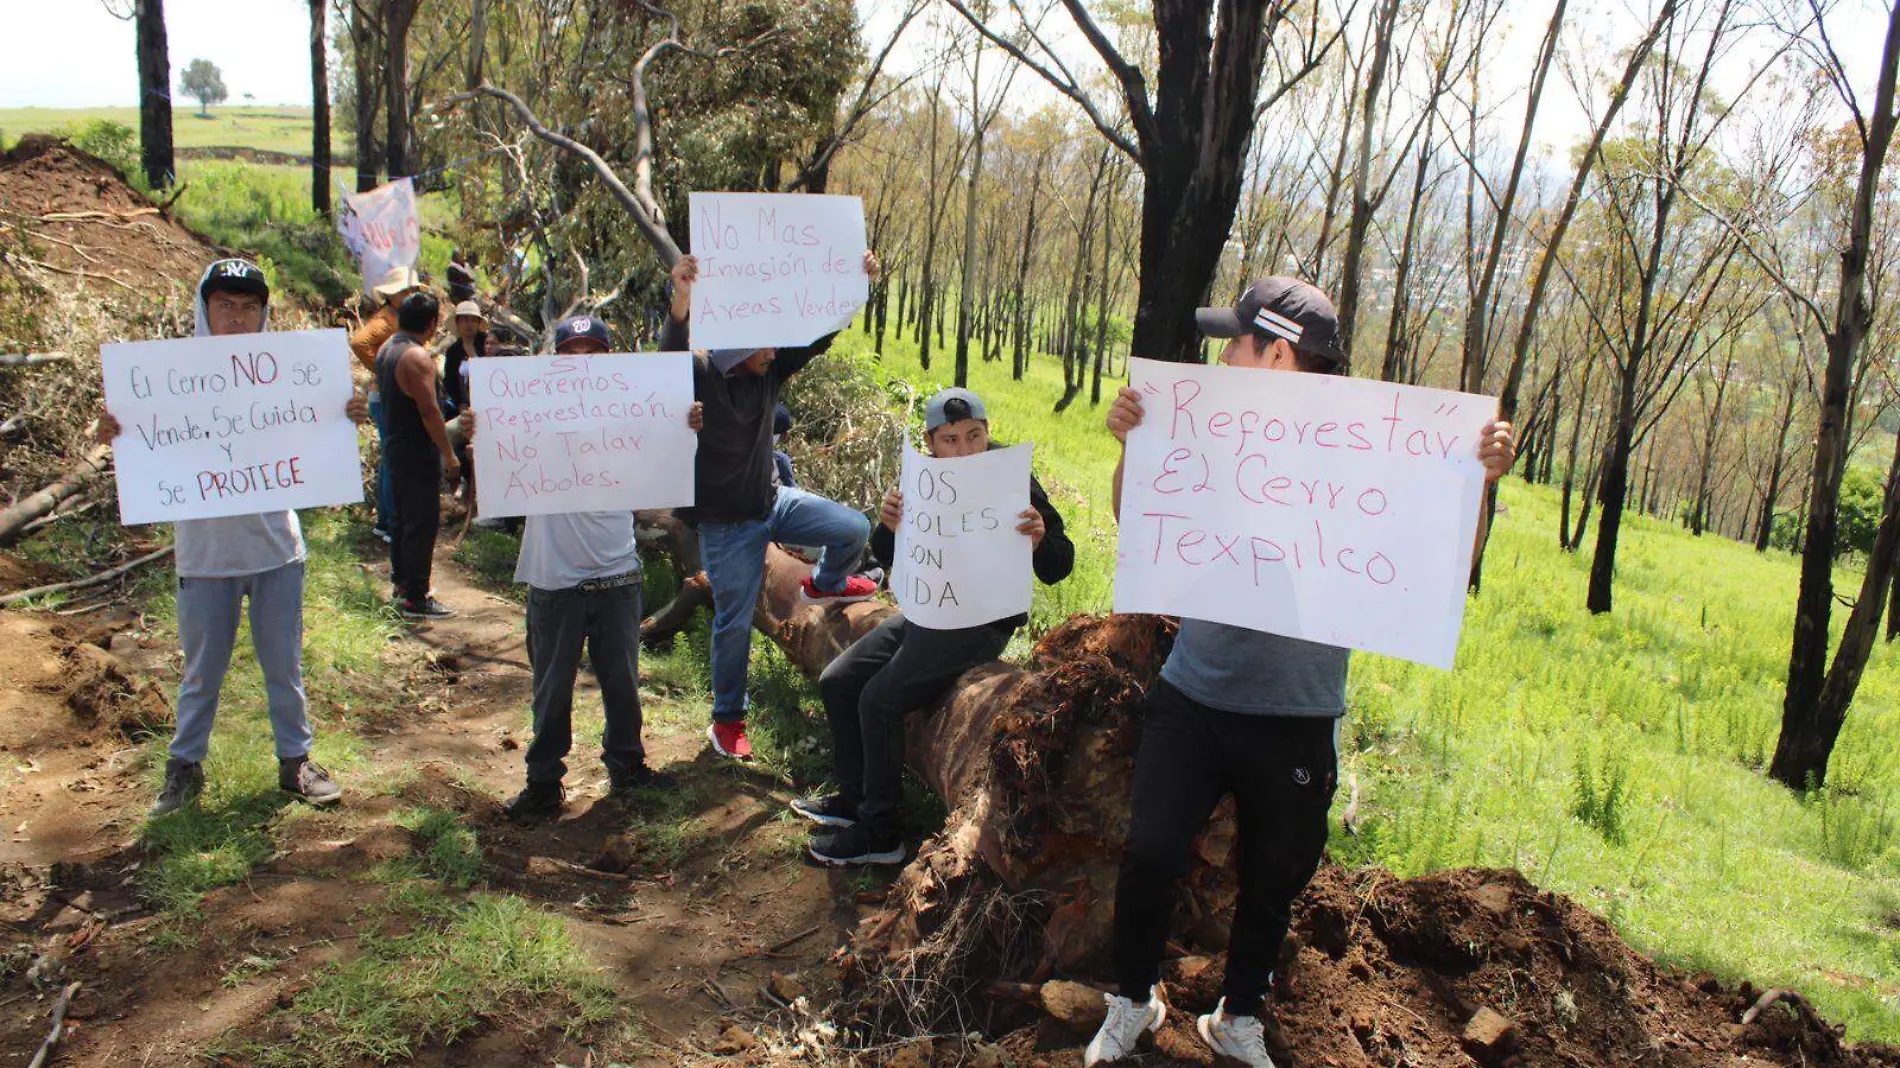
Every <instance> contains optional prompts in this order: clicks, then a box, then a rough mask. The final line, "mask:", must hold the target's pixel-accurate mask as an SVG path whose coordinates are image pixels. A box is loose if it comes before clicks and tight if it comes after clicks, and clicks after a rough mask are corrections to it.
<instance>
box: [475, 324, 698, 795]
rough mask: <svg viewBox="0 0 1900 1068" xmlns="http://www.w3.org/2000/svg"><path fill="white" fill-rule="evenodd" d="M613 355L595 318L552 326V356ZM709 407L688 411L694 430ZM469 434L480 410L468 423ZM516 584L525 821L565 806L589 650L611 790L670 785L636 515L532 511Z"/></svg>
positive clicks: (604, 326) (517, 564) (607, 336)
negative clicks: (648, 663)
mask: <svg viewBox="0 0 1900 1068" xmlns="http://www.w3.org/2000/svg"><path fill="white" fill-rule="evenodd" d="M612 350H613V335H612V334H611V333H610V332H609V331H608V329H607V324H606V323H605V322H603V321H601V320H600V319H599V318H597V317H595V316H591V315H581V316H575V317H573V318H569V319H564V320H562V321H561V322H560V323H559V324H558V325H556V326H555V328H554V351H555V352H557V353H559V354H561V355H563V356H569V355H572V356H586V355H592V354H596V353H604V352H611V351H612ZM701 412H702V409H701V407H700V405H698V404H697V403H695V404H694V405H693V406H692V408H691V409H690V410H689V411H688V412H687V417H686V421H687V426H689V427H691V428H692V429H693V430H695V431H697V430H698V429H699V428H700V424H701V422H702V416H701ZM463 426H464V427H465V428H466V430H467V432H468V433H469V434H470V435H471V436H472V435H474V434H475V433H476V432H477V431H476V429H475V427H476V419H475V413H474V412H470V413H468V414H467V415H466V416H465V417H464V423H463ZM515 581H516V582H520V583H524V584H526V585H527V587H528V667H529V670H530V671H531V672H532V674H533V676H534V697H533V700H534V741H533V743H532V744H530V745H529V746H528V751H527V753H526V757H527V764H528V784H527V786H526V787H525V788H523V789H522V791H521V793H520V794H518V795H516V797H515V799H514V800H513V801H510V802H509V803H508V806H507V810H508V815H510V816H511V817H513V818H515V819H519V820H526V819H532V818H536V817H540V816H551V815H553V814H555V813H557V812H559V811H560V810H561V807H562V805H563V804H564V803H565V800H566V792H565V790H564V789H563V787H562V785H561V780H562V778H563V777H564V776H565V775H566V774H567V763H566V759H567V754H568V751H569V750H570V749H572V748H573V744H574V680H575V677H576V676H577V675H579V673H580V666H581V652H582V650H583V649H585V651H586V653H587V660H588V663H589V664H591V665H593V669H594V678H595V679H596V680H597V681H599V683H600V704H601V711H602V712H603V713H604V714H605V719H606V728H605V730H604V731H602V733H601V739H600V759H601V763H603V764H605V765H606V767H607V782H608V789H609V791H610V792H611V793H612V794H613V795H614V796H615V797H623V798H624V797H626V796H627V795H628V794H629V793H630V792H631V791H633V790H635V789H638V788H640V787H643V786H649V787H666V786H671V785H672V779H671V778H670V777H668V776H666V775H664V774H662V773H660V772H656V771H654V770H652V769H651V768H649V767H648V766H647V762H646V748H645V747H644V746H643V745H642V744H641V742H640V661H639V657H640V581H641V571H640V547H639V545H638V544H637V543H636V542H635V541H634V514H633V513H632V512H630V511H619V512H562V513H557V514H551V515H531V516H529V517H527V523H526V526H525V528H524V529H523V531H522V536H521V555H520V556H519V557H518V558H517V559H516V561H515Z"/></svg>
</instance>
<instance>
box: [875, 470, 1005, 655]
mask: <svg viewBox="0 0 1900 1068" xmlns="http://www.w3.org/2000/svg"><path fill="white" fill-rule="evenodd" d="M1030 451H1031V449H1030V446H1028V445H1014V446H1011V447H1010V448H1007V449H994V450H992V451H990V452H985V453H979V454H977V455H975V456H964V457H959V458H957V459H952V460H938V459H933V458H931V457H929V456H926V455H924V454H923V453H921V452H918V451H917V449H916V448H915V447H913V446H910V445H906V446H905V448H904V464H903V473H902V475H901V481H900V482H899V488H900V489H901V490H902V491H903V494H904V521H903V523H902V524H901V525H900V529H899V530H898V531H897V549H896V559H895V560H894V561H893V567H892V571H893V574H892V576H891V592H892V593H893V594H894V595H896V597H897V607H898V608H900V609H902V610H903V613H904V618H905V619H907V620H909V621H910V622H912V623H915V624H916V625H918V626H920V627H928V628H930V629H932V630H956V629H959V628H962V627H975V626H981V625H982V624H984V623H994V622H996V621H997V620H999V619H1008V618H1009V617H1011V616H1015V615H1021V614H1022V613H1024V612H1027V611H1029V605H1030V603H1031V601H1033V600H1034V598H1035V585H1034V582H1033V576H1034V572H1033V570H1032V568H1031V560H1030V556H1031V551H1030V544H1029V539H1028V538H1027V537H1025V536H1024V535H1022V534H1019V533H1017V531H1016V527H1017V525H1018V524H1020V523H1021V522H1022V519H1021V518H1020V517H1021V515H1022V513H1023V512H1024V510H1026V509H1027V508H1028V507H1029V458H1030Z"/></svg>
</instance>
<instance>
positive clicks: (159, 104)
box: [132, 0, 178, 189]
mask: <svg viewBox="0 0 1900 1068" xmlns="http://www.w3.org/2000/svg"><path fill="white" fill-rule="evenodd" d="M132 15H133V19H134V20H135V21H136V23H137V26H136V32H137V35H138V59H139V162H140V164H141V165H142V166H143V167H144V169H145V184H147V185H149V186H151V187H152V188H153V189H164V188H167V187H168V186H170V185H171V184H172V180H173V179H174V178H175V177H176V175H177V173H178V167H177V164H176V163H175V162H174V161H173V155H172V90H171V80H172V67H171V56H170V53H169V51H168V50H167V48H166V41H165V0H137V3H136V4H134V6H133V9H132Z"/></svg>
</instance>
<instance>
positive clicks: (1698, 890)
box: [842, 331, 1900, 1041]
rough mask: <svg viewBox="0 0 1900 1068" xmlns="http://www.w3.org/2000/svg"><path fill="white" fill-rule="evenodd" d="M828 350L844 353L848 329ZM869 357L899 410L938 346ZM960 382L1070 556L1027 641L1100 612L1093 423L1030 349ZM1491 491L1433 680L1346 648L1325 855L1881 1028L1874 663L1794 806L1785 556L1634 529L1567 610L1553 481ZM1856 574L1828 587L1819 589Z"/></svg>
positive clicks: (1890, 1015)
mask: <svg viewBox="0 0 1900 1068" xmlns="http://www.w3.org/2000/svg"><path fill="white" fill-rule="evenodd" d="M842 347H843V348H844V349H845V350H847V351H865V350H868V349H869V348H870V341H869V339H867V338H865V337H864V336H863V335H862V334H859V333H857V332H855V331H854V332H852V333H851V334H849V335H848V336H847V338H846V339H845V340H844V341H843V343H842ZM884 360H885V367H886V369H887V370H888V372H889V373H890V374H891V375H893V376H895V377H900V378H904V379H908V380H909V381H911V382H912V383H913V384H914V385H915V387H916V389H917V393H918V395H919V397H922V396H926V395H928V393H929V392H930V390H932V389H933V388H935V387H936V385H940V384H944V383H946V382H947V381H948V379H949V378H950V364H949V361H948V360H946V359H942V358H941V357H940V358H939V359H937V360H934V361H933V363H934V364H935V366H934V367H933V368H932V370H931V371H929V372H925V371H923V370H922V369H921V368H920V367H919V366H918V362H917V355H916V347H915V345H914V344H912V343H911V342H909V341H907V340H906V341H893V342H891V343H889V344H887V346H886V349H885V353H884ZM971 386H972V387H973V388H975V389H976V390H978V391H979V392H980V393H981V394H982V395H983V397H984V399H985V401H986V402H987V403H988V405H989V407H990V411H991V415H992V427H993V430H994V431H995V433H996V435H997V437H998V438H999V439H1000V440H1003V441H1008V442H1017V441H1033V442H1035V443H1036V445H1037V451H1036V460H1035V466H1036V470H1037V472H1038V474H1039V475H1040V476H1041V478H1042V479H1043V481H1044V482H1045V483H1046V484H1048V485H1049V486H1050V487H1051V492H1052V493H1053V494H1055V495H1056V497H1057V502H1058V505H1059V506H1060V507H1061V508H1062V510H1063V513H1064V515H1065V517H1067V519H1068V520H1069V522H1070V524H1071V525H1072V527H1073V528H1074V531H1075V534H1076V540H1077V543H1078V545H1079V546H1081V547H1083V548H1082V551H1081V552H1080V553H1079V554H1078V564H1077V573H1076V575H1075V576H1074V578H1072V579H1071V580H1070V581H1068V582H1066V583H1064V584H1062V586H1060V587H1057V588H1056V589H1054V590H1048V589H1043V590H1040V591H1039V592H1038V598H1039V600H1038V603H1037V607H1036V613H1035V622H1036V625H1037V627H1038V628H1044V627H1047V626H1050V625H1052V624H1053V623H1055V622H1057V621H1059V620H1060V619H1061V618H1063V617H1064V616H1066V615H1067V614H1068V613H1069V612H1071V611H1084V610H1086V611H1102V610H1105V609H1106V608H1107V607H1108V605H1109V601H1110V596H1111V587H1110V581H1109V579H1110V574H1109V569H1110V567H1111V566H1112V561H1113V559H1114V555H1113V538H1114V527H1113V522H1112V516H1111V515H1110V513H1109V507H1108V480H1109V474H1110V471H1111V469H1112V467H1113V464H1114V457H1115V448H1116V447H1115V444H1114V441H1113V439H1112V438H1111V437H1110V436H1109V435H1108V433H1107V431H1106V430H1104V429H1103V428H1102V423H1101V418H1102V413H1101V410H1100V409H1095V408H1091V407H1090V406H1089V405H1088V403H1087V396H1086V394H1085V395H1084V396H1083V398H1082V399H1081V400H1079V401H1078V402H1077V403H1076V404H1075V405H1073V406H1071V408H1070V409H1069V410H1068V411H1067V412H1064V413H1062V414H1060V415H1056V414H1053V413H1052V412H1051V408H1052V407H1053V404H1054V401H1055V399H1056V398H1057V397H1058V396H1060V394H1061V367H1060V364H1059V363H1057V362H1056V361H1055V360H1054V359H1053V358H1050V357H1044V358H1042V359H1041V360H1040V361H1039V362H1037V363H1036V364H1034V365H1033V367H1032V369H1031V373H1030V375H1029V378H1028V379H1027V381H1026V382H1024V383H1021V384H1017V383H1012V382H1010V381H1009V369H1008V366H1007V364H1005V363H996V364H990V365H980V366H977V367H974V368H973V369H972V375H971ZM1104 387H1105V389H1112V387H1111V386H1109V385H1108V384H1107V383H1105V384H1104ZM1502 501H1503V507H1504V509H1505V510H1504V511H1503V513H1502V514H1501V515H1500V517H1499V520H1498V523H1497V527H1496V533H1495V535H1494V536H1493V539H1492V543H1491V548H1490V552H1489V557H1488V563H1487V566H1486V570H1485V590H1484V593H1483V595H1482V596H1480V597H1476V598H1474V599H1472V601H1471V603H1470V606H1469V608H1468V609H1467V611H1466V617H1465V631H1464V640H1463V644H1462V647H1461V651H1460V654H1459V658H1458V668H1457V670H1456V671H1454V672H1441V671H1437V670H1434V669H1431V668H1424V667H1417V666H1414V665H1410V664H1405V663H1401V662H1398V661H1394V660H1388V659H1385V658H1383V657H1377V656H1371V655H1359V656H1356V657H1355V658H1354V664H1353V670H1352V679H1351V693H1350V702H1351V712H1350V714H1349V716H1348V719H1347V726H1346V738H1347V744H1346V746H1345V748H1346V751H1347V752H1346V755H1345V758H1344V759H1345V768H1344V770H1345V772H1348V773H1350V774H1352V775H1354V776H1356V777H1357V780H1358V785H1359V788H1360V794H1361V800H1360V811H1361V815H1362V820H1361V827H1360V830H1359V833H1358V834H1356V835H1355V834H1348V833H1345V832H1344V831H1343V829H1341V828H1337V827H1336V828H1335V837H1334V839H1333V842H1332V849H1333V852H1334V855H1335V856H1336V857H1338V858H1339V859H1340V860H1342V861H1345V862H1348V863H1368V864H1382V865H1385V866H1387V867H1389V868H1391V869H1393V870H1394V871H1396V872H1398V873H1400V874H1402V875H1414V874H1419V873H1422V872H1426V871H1431V870H1433V869H1437V868H1444V867H1450V866H1458V865H1487V866H1490V865H1495V866H1503V867H1517V868H1520V869H1522V870H1524V871H1525V872H1526V873H1527V874H1528V875H1529V876H1530V877H1531V878H1532V879H1533V880H1535V881H1537V882H1538V883H1540V884H1542V885H1544V886H1547V887H1550V888H1552V889H1556V890H1560V891H1562V892H1564V893H1566V894H1569V895H1571V896H1573V897H1576V898H1578V899H1579V900H1582V901H1584V902H1586V903H1588V904H1589V905H1590V906H1591V907H1593V908H1595V909H1596V910H1598V911H1599V912H1601V913H1603V914H1604V915H1606V916H1607V917H1609V918H1610V919H1611V921H1612V922H1614V923H1615V924H1616V926H1617V927H1618V928H1619V929H1620V930H1621V931H1622V932H1623V934H1624V936H1625V937H1627V938H1628V939H1629V940H1630V941H1631V942H1632V943H1633V944H1635V945H1636V946H1638V947H1639V948H1641V949H1642V950H1644V951H1645V952H1648V953H1650V954H1652V955H1654V956H1656V957H1658V958H1661V959H1663V960H1666V961H1669V962H1671V963H1674V964H1677V965H1680V966H1682V967H1684V968H1687V969H1692V970H1708V971H1712V972H1716V973H1718V974H1721V975H1724V976H1727V977H1731V978H1738V977H1741V976H1743V975H1746V976H1748V977H1749V978H1752V979H1753V980H1754V981H1755V982H1757V983H1768V984H1776V985H1782V984H1785V985H1792V986H1796V987H1798V988H1800V989H1801V990H1803V991H1805V992H1807V993H1808V994H1809V995H1810V996H1812V997H1813V998H1814V999H1815V1000H1816V1001H1817V1002H1818V1003H1819V1004H1820V1005H1821V1006H1822V1007H1823V1009H1824V1012H1825V1013H1826V1014H1827V1015H1828V1016H1829V1017H1831V1018H1833V1019H1835V1020H1837V1021H1840V1022H1843V1023H1846V1024H1847V1025H1848V1028H1849V1031H1850V1033H1851V1034H1852V1035H1853V1036H1855V1037H1857V1038H1860V1039H1876V1038H1878V1039H1885V1040H1887V1041H1896V1040H1900V835H1897V834H1896V830H1897V828H1896V823H1897V822H1900V753H1897V752H1896V749H1895V746H1894V744H1893V739H1894V738H1895V737H1896V736H1900V657H1897V656H1896V651H1895V650H1894V649H1892V648H1888V647H1882V648H1881V649H1880V650H1879V651H1877V652H1876V654H1875V656H1874V661H1873V664H1872V665H1871V667H1870V668H1869V670H1868V673H1867V678H1866V681H1865V682H1864V683H1863V684H1862V686H1861V690H1860V696H1859V700H1858V701H1857V703H1856V705H1855V708H1854V711H1853V714H1852V716H1851V717H1850V719H1849V721H1848V724H1847V728H1846V730H1845V731H1844V732H1843V735H1842V738H1841V743H1840V747H1839V749H1838V750H1837V752H1836V756H1835V760H1834V765H1833V781H1832V783H1831V785H1830V787H1829V788H1828V790H1826V791H1825V792H1823V793H1821V794H1819V795H1817V796H1815V797H1813V798H1810V799H1805V800H1804V799H1801V798H1797V797H1795V796H1794V795H1792V794H1790V793H1789V792H1788V791H1786V790H1784V789H1783V788H1781V787H1780V786H1777V785H1775V784H1774V783H1772V782H1770V781H1769V780H1768V779H1767V778H1766V777H1765V776H1764V775H1763V774H1762V773H1761V768H1762V766H1763V764H1764V763H1765V761H1766V758H1767V756H1768V755H1770V754H1771V753H1772V751H1773V747H1774V740H1775V732H1776V729H1777V725H1778V722H1779V716H1780V697H1781V689H1780V684H1781V680H1782V677H1783V673H1784V672H1785V670H1786V665H1787V655H1788V654H1787V650H1788V633H1789V626H1790V620H1791V618H1792V604H1793V600H1794V590H1795V582H1796V569H1795V563H1794V561H1793V560H1792V559H1791V558H1789V557H1786V556H1781V555H1772V556H1759V555H1757V554H1756V553H1755V552H1754V551H1753V550H1752V549H1750V548H1749V547H1747V546H1744V545H1739V544H1736V543H1734V542H1729V541H1726V540H1722V539H1718V538H1712V537H1705V538H1700V539H1698V538H1692V537H1690V536H1689V534H1688V533H1687V532H1686V531H1683V530H1682V529H1680V528H1678V527H1676V526H1674V525H1671V524H1664V523H1659V522H1656V521H1652V520H1649V519H1646V518H1641V517H1638V518H1634V519H1633V520H1632V521H1630V522H1629V523H1628V524H1627V525H1626V527H1625V536H1624V540H1623V551H1622V552H1621V553H1620V554H1619V571H1618V584H1617V596H1616V605H1617V607H1616V611H1614V612H1612V613H1610V614H1609V615H1606V616H1601V617H1592V616H1590V615H1589V614H1588V613H1587V612H1585V611H1584V609H1583V601H1584V589H1585V585H1586V582H1587V577H1588V568H1589V558H1588V555H1587V554H1584V555H1577V556H1572V555H1568V554H1565V553H1563V552H1561V551H1560V550H1558V549H1557V547H1556V544H1557V541H1556V534H1555V530H1556V525H1557V498H1556V495H1555V493H1554V492H1553V491H1551V490H1550V489H1548V488H1546V487H1537V486H1526V485H1523V484H1521V483H1518V482H1516V481H1514V480H1513V481H1510V482H1507V483H1506V485H1505V487H1504V491H1503V494H1502ZM1857 581H1858V576H1856V575H1854V574H1851V573H1847V572H1845V571H1844V572H1843V573H1842V575H1841V576H1840V584H1841V588H1842V589H1843V591H1851V589H1853V588H1854V584H1856V583H1857ZM1345 794H1346V791H1345V790H1344V789H1342V793H1341V799H1340V807H1342V808H1343V807H1344V804H1345Z"/></svg>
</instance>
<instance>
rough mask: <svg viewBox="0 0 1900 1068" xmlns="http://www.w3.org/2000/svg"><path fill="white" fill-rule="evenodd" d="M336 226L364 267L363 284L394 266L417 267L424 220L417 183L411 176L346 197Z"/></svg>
mask: <svg viewBox="0 0 1900 1068" xmlns="http://www.w3.org/2000/svg"><path fill="white" fill-rule="evenodd" d="M336 230H337V233H339V234H341V235H343V243H344V244H346V245H348V246H349V248H350V252H351V253H353V254H354V255H355V256H356V262H357V263H358V264H359V265H360V266H361V267H362V268H363V287H364V289H368V288H369V287H370V286H373V285H375V284H376V283H377V282H379V281H381V280H382V278H383V276H384V275H386V274H388V273H389V269H390V268H391V267H413V266H415V264H416V257H418V256H420V255H421V254H422V222H421V219H420V217H419V216H418V215H417V214H416V189H415V185H414V184H413V183H412V182H410V180H409V179H407V178H398V179H396V180H395V181H393V182H388V183H386V184H383V185H379V186H377V187H376V188H374V189H372V190H370V191H369V192H367V193H358V194H356V195H355V196H351V197H344V198H343V208H342V210H341V211H338V212H337V213H336Z"/></svg>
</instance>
